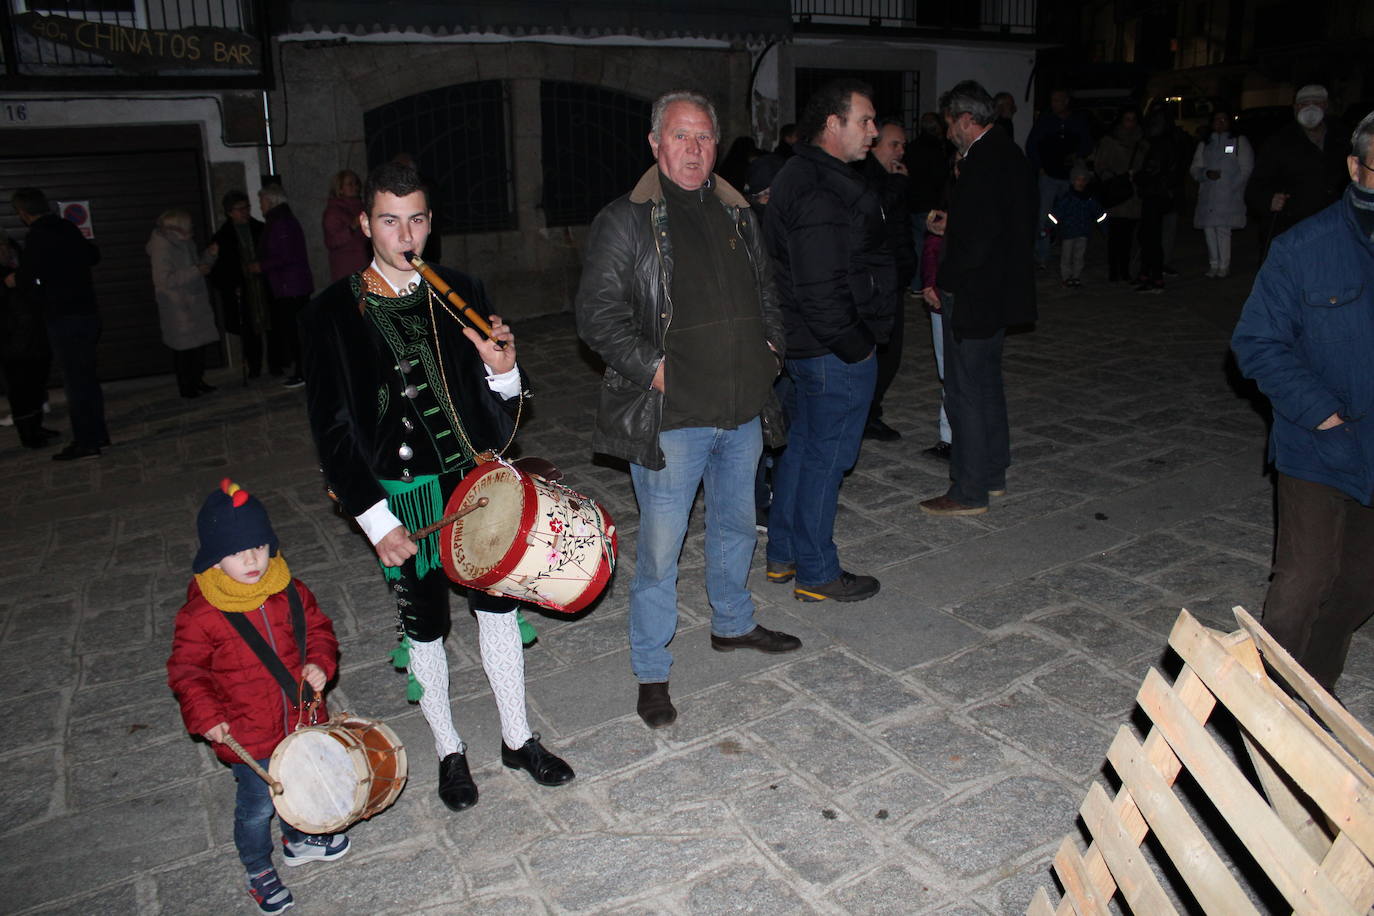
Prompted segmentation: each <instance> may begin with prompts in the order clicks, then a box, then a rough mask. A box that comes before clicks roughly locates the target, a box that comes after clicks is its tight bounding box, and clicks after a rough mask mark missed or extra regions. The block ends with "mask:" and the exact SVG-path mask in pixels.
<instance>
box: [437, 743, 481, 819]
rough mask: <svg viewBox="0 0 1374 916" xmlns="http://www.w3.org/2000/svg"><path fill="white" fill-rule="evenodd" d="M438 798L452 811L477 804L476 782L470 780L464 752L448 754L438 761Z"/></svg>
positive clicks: (470, 773)
mask: <svg viewBox="0 0 1374 916" xmlns="http://www.w3.org/2000/svg"><path fill="white" fill-rule="evenodd" d="M439 798H441V799H442V800H443V802H444V804H446V805H448V806H449V808H450V809H451V810H453V811H462V810H463V809H464V808H471V807H472V806H473V805H475V804H477V783H475V782H473V781H472V771H471V770H469V769H468V758H467V755H466V754H462V753H457V754H449V755H448V756H447V757H445V758H444V759H443V760H440V761H439Z"/></svg>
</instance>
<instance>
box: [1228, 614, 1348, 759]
mask: <svg viewBox="0 0 1374 916" xmlns="http://www.w3.org/2000/svg"><path fill="white" fill-rule="evenodd" d="M1231 612H1232V613H1233V614H1235V615H1236V622H1237V623H1239V624H1240V626H1241V629H1243V630H1244V631H1245V632H1246V633H1247V634H1249V636H1250V638H1251V639H1253V640H1254V641H1255V644H1256V645H1257V646H1259V649H1260V652H1261V653H1263V655H1264V660H1265V661H1266V662H1267V663H1268V664H1269V666H1270V667H1271V668H1273V669H1274V671H1275V672H1276V673H1277V674H1278V675H1279V676H1280V677H1281V678H1282V679H1283V681H1284V682H1285V683H1287V684H1288V686H1289V687H1292V688H1293V689H1294V690H1295V691H1297V693H1298V695H1299V696H1301V697H1302V698H1303V701H1304V702H1306V703H1307V705H1308V706H1309V707H1310V708H1311V709H1312V712H1313V713H1315V714H1316V716H1317V717H1318V718H1319V719H1321V721H1322V722H1324V723H1326V725H1327V727H1328V728H1330V729H1331V731H1332V733H1333V734H1334V735H1335V736H1336V738H1338V739H1339V740H1340V742H1341V743H1342V744H1343V745H1344V746H1345V748H1346V750H1348V751H1349V752H1350V753H1351V754H1352V755H1354V757H1355V759H1357V760H1359V762H1360V763H1361V764H1362V765H1363V766H1364V768H1365V769H1366V770H1371V771H1374V735H1372V734H1370V732H1369V729H1367V728H1365V727H1364V726H1363V725H1361V724H1360V722H1359V721H1358V720H1357V719H1356V718H1355V717H1354V716H1352V715H1351V714H1350V713H1349V712H1348V711H1347V710H1346V709H1345V708H1344V707H1342V706H1341V704H1339V703H1337V702H1336V701H1335V699H1334V698H1333V697H1332V696H1331V694H1329V693H1327V692H1326V690H1324V689H1323V688H1322V686H1321V684H1318V683H1317V681H1316V679H1315V678H1313V677H1312V675H1310V674H1308V673H1307V671H1306V670H1305V669H1304V668H1303V667H1302V665H1299V664H1298V663H1297V661H1296V660H1295V659H1294V658H1293V656H1291V655H1289V654H1288V650H1287V649H1285V648H1284V647H1283V646H1281V645H1279V644H1278V643H1277V642H1275V641H1274V637H1272V636H1270V635H1269V631H1268V630H1266V629H1265V628H1264V627H1262V626H1260V623H1259V621H1257V620H1256V619H1255V618H1253V617H1251V616H1250V615H1249V614H1248V613H1247V612H1246V610H1245V608H1243V607H1241V606H1239V605H1237V606H1236V607H1234V608H1232V609H1231Z"/></svg>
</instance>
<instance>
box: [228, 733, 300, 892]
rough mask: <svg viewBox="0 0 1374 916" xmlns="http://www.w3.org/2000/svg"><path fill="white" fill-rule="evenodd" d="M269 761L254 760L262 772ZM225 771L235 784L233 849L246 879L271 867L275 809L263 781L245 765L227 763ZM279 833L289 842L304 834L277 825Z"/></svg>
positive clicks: (288, 825) (285, 823) (294, 829)
mask: <svg viewBox="0 0 1374 916" xmlns="http://www.w3.org/2000/svg"><path fill="white" fill-rule="evenodd" d="M271 762H272V761H271V758H264V759H262V760H259V761H258V766H260V767H262V768H263V769H264V770H265V769H267V767H268V765H269V764H270V763H271ZM229 769H230V770H232V771H233V773H234V779H236V780H237V781H238V789H237V791H236V792H235V794H234V846H235V847H236V848H237V849H238V851H239V861H240V862H242V863H243V867H244V869H245V870H246V871H247V872H248V874H249V876H250V877H251V876H253V875H258V874H261V873H262V872H264V871H266V870H267V869H269V868H271V867H272V850H273V849H275V848H276V844H275V843H273V842H272V818H273V817H274V816H275V815H276V813H277V810H276V807H275V806H274V805H273V804H272V791H271V789H270V787H269V786H268V785H267V783H266V782H264V781H263V778H262V777H261V776H259V775H258V774H257V773H254V772H253V771H252V769H250V768H249V766H248V764H246V763H231V764H229ZM281 833H282V836H283V837H285V838H286V839H287V840H289V841H290V842H292V843H299V842H300V841H301V840H303V839H305V837H306V834H304V833H302V832H301V831H299V830H297V829H296V828H295V827H292V826H291V825H290V824H288V823H287V822H286V821H282V822H281Z"/></svg>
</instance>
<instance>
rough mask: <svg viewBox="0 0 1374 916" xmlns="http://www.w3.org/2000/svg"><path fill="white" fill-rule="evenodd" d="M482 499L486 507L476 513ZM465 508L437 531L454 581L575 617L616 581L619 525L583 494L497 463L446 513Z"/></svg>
mask: <svg viewBox="0 0 1374 916" xmlns="http://www.w3.org/2000/svg"><path fill="white" fill-rule="evenodd" d="M484 496H485V497H486V498H487V505H485V506H483V507H481V508H472V507H474V506H475V505H476V503H477V500H479V499H481V498H482V497H484ZM468 508H472V511H470V512H468V513H467V514H466V515H464V516H463V517H462V518H460V519H458V520H457V521H456V522H454V523H453V524H451V525H449V526H447V527H445V528H443V529H442V530H441V531H440V539H441V545H442V547H441V553H442V556H443V561H444V571H445V572H446V573H448V577H449V578H450V579H452V580H453V581H455V582H458V583H460V584H462V585H468V586H471V587H473V588H480V589H485V590H488V591H495V592H500V593H501V594H503V595H507V596H509V597H511V598H518V599H519V600H521V601H528V602H530V603H531V604H537V605H540V606H541V607H546V608H550V609H552V610H555V611H563V612H565V613H568V614H575V613H577V612H578V611H580V610H582V609H583V608H585V607H586V606H587V605H589V604H591V603H592V601H593V600H595V599H596V596H597V595H599V594H601V590H602V589H603V588H605V587H606V583H607V582H608V581H609V580H610V578H611V572H612V570H614V569H615V554H616V536H615V524H614V523H613V522H612V520H611V517H610V515H609V514H608V513H607V512H606V510H604V509H602V508H601V507H600V506H599V505H597V504H596V502H594V501H593V500H591V499H588V498H587V497H585V496H583V495H582V494H580V493H577V492H574V491H573V490H570V489H568V488H567V487H565V486H562V485H561V484H557V483H552V482H550V481H548V480H545V479H544V478H542V477H538V476H535V475H532V474H523V473H521V472H520V471H518V470H516V469H515V468H513V467H511V466H510V465H509V464H505V463H503V462H499V461H493V462H489V463H487V464H483V465H479V466H478V467H477V468H475V469H474V470H472V471H471V472H469V473H468V475H467V476H466V477H464V478H463V480H462V482H460V483H459V484H458V486H457V487H456V488H455V489H454V491H453V495H452V496H451V497H449V501H448V505H447V506H446V507H445V509H444V514H445V515H451V514H453V513H455V512H458V511H459V510H461V509H468Z"/></svg>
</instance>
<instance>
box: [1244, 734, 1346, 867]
mask: <svg viewBox="0 0 1374 916" xmlns="http://www.w3.org/2000/svg"><path fill="white" fill-rule="evenodd" d="M1240 737H1241V740H1242V741H1243V742H1244V743H1245V752H1246V753H1247V754H1248V755H1249V756H1250V765H1251V766H1253V767H1254V768H1255V775H1256V776H1258V777H1259V781H1260V788H1262V789H1264V795H1265V797H1266V798H1268V799H1269V806H1270V807H1271V808H1273V809H1274V813H1275V814H1277V815H1278V817H1279V820H1281V821H1283V825H1284V826H1285V827H1287V828H1288V832H1289V833H1291V834H1293V838H1294V839H1296V840H1297V841H1298V843H1300V844H1301V845H1302V848H1303V849H1305V850H1306V851H1307V854H1308V855H1310V856H1311V857H1312V858H1314V859H1317V860H1320V859H1322V858H1323V857H1325V855H1326V854H1327V852H1329V851H1330V849H1331V836H1330V834H1328V833H1327V832H1326V828H1325V827H1323V826H1322V824H1321V823H1319V822H1318V821H1317V820H1316V818H1314V817H1313V816H1312V815H1313V811H1314V810H1316V805H1315V803H1314V802H1312V800H1311V799H1310V798H1308V797H1307V795H1306V794H1305V793H1303V792H1299V791H1298V789H1297V786H1295V785H1294V784H1293V781H1292V780H1291V779H1289V778H1288V777H1287V776H1286V775H1285V774H1284V773H1283V771H1282V770H1280V769H1278V768H1277V767H1276V766H1275V765H1274V761H1273V760H1272V759H1270V757H1269V755H1268V754H1266V753H1265V752H1264V748H1262V747H1260V746H1259V745H1258V744H1256V743H1255V739H1253V738H1251V737H1250V735H1249V734H1247V733H1244V732H1242V733H1241V736H1240ZM1308 805H1311V806H1312V808H1310V809H1309V808H1308ZM1317 814H1318V815H1320V814H1321V812H1320V811H1319V810H1317ZM1322 820H1323V821H1324V820H1325V818H1324V817H1323V818H1322Z"/></svg>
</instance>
